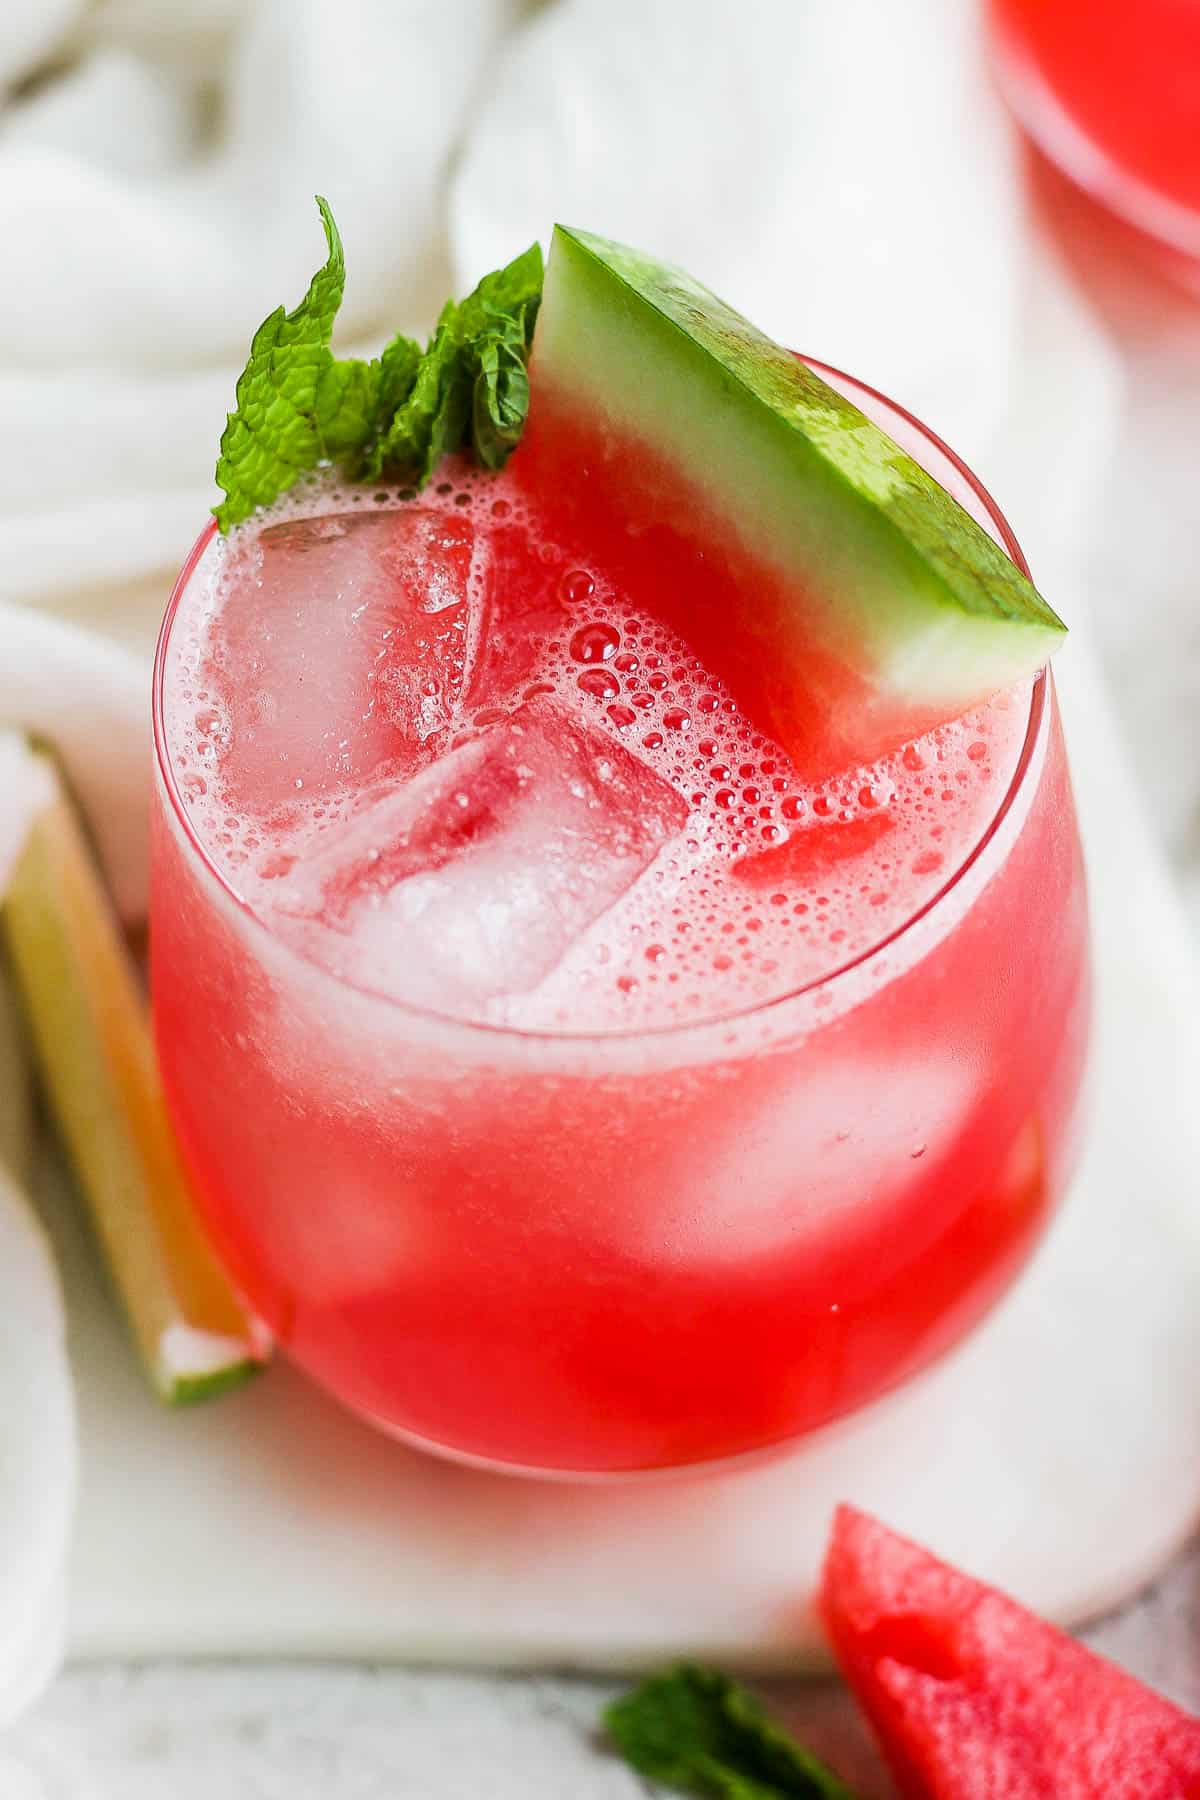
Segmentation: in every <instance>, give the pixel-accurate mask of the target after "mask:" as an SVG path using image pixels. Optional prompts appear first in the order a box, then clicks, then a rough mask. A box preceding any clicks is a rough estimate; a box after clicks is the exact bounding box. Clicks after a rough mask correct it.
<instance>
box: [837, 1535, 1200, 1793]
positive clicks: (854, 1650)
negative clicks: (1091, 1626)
mask: <svg viewBox="0 0 1200 1800" xmlns="http://www.w3.org/2000/svg"><path fill="white" fill-rule="evenodd" d="M821 1609H822V1612H823V1614H824V1617H825V1622H826V1626H827V1628H828V1631H829V1635H830V1638H831V1640H832V1644H833V1648H834V1652H835V1654H836V1656H837V1659H838V1662H839V1664H840V1665H841V1669H842V1673H843V1675H844V1676H845V1678H846V1680H847V1682H848V1683H849V1684H850V1686H851V1687H852V1688H853V1690H854V1692H855V1694H856V1695H857V1697H858V1700H859V1703H860V1704H861V1706H862V1707H863V1710H864V1711H865V1712H866V1714H867V1716H868V1718H869V1719H870V1721H871V1723H872V1725H873V1726H874V1728H875V1732H876V1734H877V1736H878V1738H879V1741H880V1744H881V1746H882V1748H883V1751H884V1754H885V1755H886V1757H887V1759H888V1762H889V1763H890V1765H891V1768H892V1772H893V1774H894V1776H895V1779H896V1783H897V1785H898V1787H899V1790H900V1792H901V1794H902V1795H904V1796H905V1800H1197V1797H1200V1720H1197V1719H1192V1718H1189V1717H1188V1716H1187V1714H1186V1713H1183V1712H1181V1711H1180V1710H1179V1709H1178V1707H1175V1706H1172V1705H1171V1704H1170V1702H1169V1701H1167V1700H1164V1699H1163V1698H1162V1697H1161V1696H1160V1695H1158V1694H1154V1693H1152V1692H1151V1691H1150V1690H1149V1689H1148V1688H1145V1687H1143V1686H1142V1685H1141V1683H1140V1682H1138V1681H1135V1680H1134V1679H1133V1677H1132V1676H1131V1675H1127V1674H1125V1673H1124V1672H1123V1671H1122V1670H1121V1669H1118V1668H1117V1667H1116V1666H1115V1665H1114V1664H1112V1663H1110V1662H1106V1661H1105V1660H1104V1658H1103V1657H1100V1656H1097V1655H1095V1653H1094V1652H1093V1651H1090V1650H1088V1649H1086V1648H1085V1646H1084V1645H1082V1644H1079V1643H1076V1642H1075V1640H1074V1639H1073V1638H1070V1637H1068V1636H1067V1635H1066V1634H1065V1633H1064V1632H1062V1631H1058V1630H1056V1629H1055V1628H1054V1627H1053V1626H1052V1625H1047V1624H1046V1623H1045V1622H1044V1620H1042V1619H1039V1618H1037V1617H1035V1615H1034V1614H1032V1613H1030V1612H1027V1611H1026V1610H1025V1608H1024V1607H1021V1606H1018V1605H1017V1603H1016V1602H1015V1601H1013V1600H1010V1599H1008V1598H1007V1596H1006V1595H1004V1594H1001V1593H998V1592H997V1591H996V1589H994V1588H990V1587H987V1586H985V1585H984V1584H983V1583H982V1582H979V1581H974V1580H972V1579H971V1577H970V1576H968V1575H964V1574H962V1573H961V1572H960V1571H959V1570H957V1569H953V1568H950V1567H949V1566H948V1565H947V1564H946V1563H943V1562H939V1561H938V1559H937V1558H936V1557H935V1556H931V1555H930V1553H929V1552H928V1551H927V1550H923V1549H921V1547H920V1546H919V1545H917V1544H913V1543H910V1542H909V1541H908V1540H907V1539H906V1538H902V1537H899V1536H898V1535H897V1534H896V1533H895V1532H893V1531H889V1530H888V1528H887V1527H886V1526H884V1525H881V1524H880V1523H879V1522H878V1521H877V1520H875V1519H872V1518H868V1517H867V1516H866V1515H865V1514H863V1513H860V1512H856V1511H854V1510H853V1509H852V1508H851V1507H846V1506H843V1507H841V1508H839V1510H838V1513H837V1517H836V1519H835V1521H834V1528H833V1537H832V1541H831V1543H830V1547H829V1551H828V1554H827V1557H826V1561H825V1569H824V1576H823V1580H822V1588H821Z"/></svg>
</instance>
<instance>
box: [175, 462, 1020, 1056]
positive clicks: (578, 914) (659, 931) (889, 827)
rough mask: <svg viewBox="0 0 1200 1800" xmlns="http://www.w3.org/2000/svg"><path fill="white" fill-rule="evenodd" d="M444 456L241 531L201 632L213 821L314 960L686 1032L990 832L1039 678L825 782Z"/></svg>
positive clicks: (513, 1015)
mask: <svg viewBox="0 0 1200 1800" xmlns="http://www.w3.org/2000/svg"><path fill="white" fill-rule="evenodd" d="M446 467H447V471H448V475H449V478H448V479H442V480H440V481H439V482H437V483H436V484H435V485H434V486H433V487H432V488H430V489H428V490H426V491H425V492H424V493H422V494H421V496H420V497H419V499H416V500H414V499H413V498H412V497H406V496H402V495H400V494H398V493H396V492H395V491H393V490H380V492H379V493H378V494H376V493H374V492H371V491H368V492H364V491H363V490H361V489H356V488H354V487H341V486H337V485H334V484H327V485H325V486H324V487H321V488H312V489H307V490H302V491H301V492H300V493H299V494H298V495H294V496H293V497H292V498H291V499H290V500H289V501H288V502H287V503H285V504H284V505H281V506H279V507H277V508H275V509H274V510H273V512H272V513H271V514H270V515H269V516H268V518H267V519H265V520H264V521H263V523H262V524H261V525H258V526H254V527H247V528H243V529H242V531H241V532H239V533H238V534H236V535H235V537H234V538H233V539H232V540H230V541H229V542H228V543H227V544H226V545H224V546H222V553H221V555H220V557H219V558H217V559H216V561H215V563H214V574H213V577H212V579H211V580H210V581H209V583H208V584H207V588H202V587H201V584H199V583H194V584H193V586H192V588H190V589H189V590H188V595H187V597H186V605H187V609H188V610H187V613H186V616H182V617H181V618H180V619H179V620H178V621H177V624H176V627H175V630H174V632H173V634H172V643H171V664H170V667H169V669H168V696H167V719H168V732H169V740H170V748H171V754H172V759H173V763H174V767H175V771H176V775H177V779H178V782H179V786H180V791H181V793H182V795H183V797H184V801H185V804H186V805H187V807H188V810H189V813H190V815H191V818H192V821H193V824H194V826H195V829H196V830H197V832H198V834H199V836H200V837H201V839H202V841H203V842H204V844H205V845H206V847H207V849H208V851H209V854H210V856H211V857H212V858H213V860H214V862H215V863H216V865H217V866H218V868H219V870H220V872H221V873H222V875H223V876H224V878H225V879H226V880H227V882H228V883H229V884H230V885H231V886H232V887H233V888H234V889H235V890H236V891H237V892H239V893H240V894H241V896H242V897H243V898H244V899H245V900H246V902H247V903H248V904H249V905H250V906H251V907H252V908H253V909H254V911H255V912H256V913H258V914H259V916H260V917H261V918H262V919H263V920H264V921H265V922H266V923H267V924H268V925H269V926H270V928H271V929H272V930H273V931H275V932H277V933H278V934H279V935H280V936H281V937H284V938H286V939H287V940H288V941H290V942H292V943H293V944H294V945H295V946H296V948H297V949H298V950H299V951H300V952H301V953H302V954H304V955H305V956H307V957H309V958H311V959H312V960H314V961H316V962H318V963H321V964H323V965H324V966H326V967H328V968H329V969H330V970H331V971H332V972H333V973H334V974H336V975H337V976H339V977H340V978H341V979H344V980H347V981H350V982H353V983H354V984H356V985H359V986H363V987H366V988H369V989H371V990H373V991H380V992H383V993H386V994H388V995H390V996H392V997H393V998H395V999H397V1000H401V1001H405V1000H407V1001H409V1002H410V1003H413V1004H418V1005H422V1006H426V1007H430V1008H432V1009H433V1010H436V1011H445V1012H449V1013H452V1014H456V1015H458V1016H467V1017H479V1018H482V1019H485V1020H487V1021H488V1022H492V1023H504V1024H511V1025H515V1026H520V1027H524V1028H527V1029H534V1030H546V1031H576V1032H578V1031H611V1030H620V1029H637V1028H646V1027H662V1026H669V1025H672V1024H676V1023H682V1022H687V1021H691V1020H700V1019H707V1018H712V1017H717V1016H721V1015H724V1014H728V1013H734V1012H738V1011H741V1010H743V1009H745V1008H747V1007H749V1006H753V1005H756V1004H759V1003H761V1002H764V1001H767V1000H770V999H772V998H774V997H776V996H778V995H781V994H784V993H787V992H790V991H793V990H794V989H796V988H797V987H800V986H802V985H804V984H806V983H810V982H813V981H816V980H818V979H820V978H821V977H822V976H824V975H827V974H829V973H831V972H832V971H834V970H836V969H838V968H840V967H842V966H843V965H845V964H846V963H848V962H851V961H852V960H854V959H855V958H856V957H858V956H860V955H862V954H863V953H864V952H865V951H867V950H869V949H870V948H871V947H872V946H874V945H876V944H878V943H879V942H881V941H882V940H883V939H884V938H886V937H887V936H888V935H889V934H890V933H891V932H893V931H895V930H896V929H897V928H898V927H899V926H900V925H901V924H903V922H904V921H905V920H906V919H907V918H909V917H910V916H911V915H912V914H913V913H914V912H915V911H917V910H919V909H920V908H921V907H922V906H923V905H925V904H926V903H927V902H928V901H929V900H931V899H932V898H933V897H934V896H935V895H936V894H937V893H938V891H939V890H940V889H941V887H942V886H943V885H944V884H945V883H946V881H947V880H948V879H949V878H950V877H951V876H952V875H953V874H954V872H955V870H956V869H957V868H958V867H959V866H960V864H961V863H962V861H963V860H964V858H965V857H966V856H967V855H968V854H969V852H970V850H971V849H972V848H973V847H974V845H975V844H976V843H977V842H978V840H979V839H980V837H982V835H983V834H984V832H985V831H986V829H987V826H988V824H989V823H990V821H991V819H992V818H993V816H994V815H995V812H996V810H997V807H998V806H999V804H1000V802H1001V800H1002V798H1003V796H1004V794H1005V792H1006V790H1007V788H1008V785H1009V783H1010V781H1011V778H1012V775H1013V773H1014V771H1015V769H1016V766H1017V763H1018V761H1019V758H1020V754H1021V750H1022V746H1023V744H1024V740H1025V735H1026V728H1027V723H1028V717H1029V694H1028V688H1027V687H1022V688H1019V689H1014V690H1012V691H1011V692H1009V693H1007V694H1003V695H1000V696H998V697H997V698H996V699H995V700H993V701H992V702H991V703H990V704H989V705H988V706H986V707H983V708H980V709H978V710H976V711H975V712H973V713H971V714H968V715H967V716H966V717H964V718H962V719H960V720H957V721H955V722H953V723H951V724H948V725H945V726H942V727H940V728H939V729H938V730H936V731H934V732H932V733H930V734H928V735H927V736H926V737H924V738H922V739H921V740H919V741H918V742H917V743H914V744H911V745H908V746H905V747H904V748H903V749H902V750H900V751H897V752H896V753H895V754H893V755H891V756H889V757H887V758H885V759H883V760H882V761H880V762H878V763H875V764H871V765H864V766H862V767H859V768H855V769H850V770H846V771H844V772H842V773H841V774H839V775H838V776H837V777H836V778H834V779H832V780H830V781H827V782H824V783H821V784H816V785H814V784H812V783H805V782H802V781H801V780H800V779H799V778H798V777H797V775H796V771H795V769H794V768H793V766H792V764H791V763H790V761H789V759H788V757H787V756H786V754H785V753H784V752H783V751H782V750H781V749H780V747H779V746H778V745H777V744H775V743H773V742H772V741H771V740H769V739H768V738H766V737H765V736H764V735H763V734H762V733H761V732H759V731H757V730H756V729H755V726H754V724H753V721H751V720H748V719H746V718H744V717H743V716H742V714H741V713H740V711H739V709H738V706H737V703H736V700H735V698H734V696H733V695H731V694H730V693H729V692H728V691H727V690H726V688H725V687H724V685H723V684H722V683H721V681H720V680H719V679H716V678H715V677H714V676H713V675H712V673H711V671H709V670H708V669H707V668H706V667H705V666H704V665H703V664H702V663H701V662H700V661H699V660H698V659H697V658H696V656H695V654H694V652H693V651H692V650H691V649H690V648H689V646H688V645H687V643H686V642H685V641H684V640H683V639H681V638H679V637H678V636H676V635H675V634H673V633H672V632H670V631H668V630H667V629H666V628H665V627H664V626H663V625H662V623H661V622H660V621H659V620H658V618H657V617H656V615H655V609H654V604H653V595H652V594H651V595H645V596H637V597H633V596H630V595H629V594H627V593H623V592H622V591H621V590H620V589H619V588H616V587H615V586H614V585H613V584H612V582H610V581H609V580H608V579H607V577H606V575H605V572H604V570H603V569H602V568H599V567H597V566H594V564H593V562H592V561H591V560H590V559H589V558H588V556H587V554H586V550H585V549H584V548H581V547H579V546H573V547H572V546H568V545H564V544H562V543H560V542H558V541H556V539H555V538H554V536H553V532H552V530H551V529H550V526H549V524H548V522H547V520H545V519H544V518H539V517H535V516H534V515H533V513H532V511H531V509H530V506H529V503H528V500H527V498H526V497H525V496H524V495H523V494H522V493H521V492H520V490H519V489H517V488H516V487H515V485H513V484H512V483H511V482H509V481H508V480H507V479H506V478H505V477H503V476H501V477H496V476H492V475H481V474H478V473H477V472H476V471H475V470H474V469H473V468H471V467H470V466H469V465H466V464H465V463H464V464H461V465H460V464H458V463H455V464H452V465H450V464H448V465H446ZM523 733H524V734H525V736H524V737H523V736H522V734H523ZM555 743H557V744H559V745H560V746H561V747H562V748H561V754H560V755H559V756H558V757H557V758H556V756H555V754H554V750H553V746H554V745H555ZM439 767H441V776H439V773H438V770H439ZM638 769H640V770H643V771H644V776H642V777H640V778H639V777H637V776H636V774H635V771H636V770H638ZM614 771H615V772H614ZM442 776H444V777H445V779H444V780H443V779H442V778H441V777H442ZM639 779H640V781H641V784H642V785H641V789H640V790H639V789H638V781H639ZM497 782H499V786H500V788H502V789H503V790H504V798H503V803H502V804H501V803H500V802H499V801H493V800H487V799H486V794H487V793H488V792H489V791H490V792H493V793H495V792H498V791H499V789H498V788H497ZM505 783H507V786H505ZM489 784H490V788H489ZM406 789H407V790H408V791H409V797H410V799H411V798H414V797H415V799H416V801H417V802H421V796H422V794H424V795H425V796H426V798H425V800H424V802H423V803H422V804H423V806H424V811H423V812H422V811H421V807H420V806H418V812H420V813H421V817H423V818H424V819H425V821H426V822H425V824H423V825H422V826H421V827H420V828H419V829H418V828H417V827H416V825H415V823H414V821H415V818H416V816H417V815H416V814H415V813H413V811H412V809H411V807H408V808H407V810H406V807H407V802H406V800H405V798H404V795H405V790H406ZM635 794H636V795H637V798H636V805H637V806H638V807H640V809H641V814H642V815H644V816H645V817H646V818H647V819H652V820H653V828H652V829H648V830H647V831H645V832H638V831H636V830H634V829H633V824H632V821H633V816H634V815H633V814H632V813H631V811H630V807H631V805H633V804H634V803H635V802H634V801H632V800H631V795H635ZM481 795H483V796H485V798H484V799H483V800H481V799H480V796H481ZM439 807H440V808H441V809H442V810H443V812H444V814H445V819H446V828H445V830H443V829H442V827H441V826H439V825H437V817H438V816H439V815H438V812H437V809H438V808H439ZM456 811H457V813H459V814H463V813H465V814H470V815H472V816H474V819H475V824H474V826H473V827H472V832H471V834H469V835H467V836H464V834H463V833H462V831H458V832H457V833H456V832H455V831H454V830H453V825H454V818H455V813H456ZM430 820H432V821H433V823H432V824H431V823H430ZM447 834H448V835H447ZM422 843H424V845H425V849H424V850H422V848H421V845H422ZM422 855H424V856H425V859H426V860H425V862H424V863H422V861H421V858H422ZM372 858H374V861H372ZM347 871H349V873H347ZM355 871H357V874H355ZM348 883H349V888H348V887H347V884H348ZM347 892H349V893H350V901H349V902H348V901H347V899H346V895H347ZM472 959H474V961H472ZM472 967H475V968H477V971H478V973H477V974H475V975H472V976H471V978H470V979H460V978H459V977H460V974H461V971H462V970H464V969H470V968H472Z"/></svg>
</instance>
